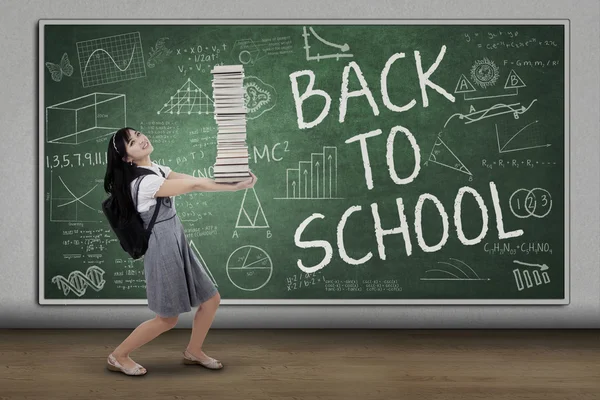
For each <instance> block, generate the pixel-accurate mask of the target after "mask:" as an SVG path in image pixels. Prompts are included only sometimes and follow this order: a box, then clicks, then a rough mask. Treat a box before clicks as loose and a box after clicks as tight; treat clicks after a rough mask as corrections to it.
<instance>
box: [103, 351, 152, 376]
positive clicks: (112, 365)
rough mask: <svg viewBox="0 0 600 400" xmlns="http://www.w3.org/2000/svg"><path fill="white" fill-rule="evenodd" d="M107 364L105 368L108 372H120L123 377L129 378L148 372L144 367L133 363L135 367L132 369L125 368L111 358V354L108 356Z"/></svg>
mask: <svg viewBox="0 0 600 400" xmlns="http://www.w3.org/2000/svg"><path fill="white" fill-rule="evenodd" d="M107 364H108V365H107V368H108V370H109V371H115V372H122V373H124V374H125V375H129V376H141V375H146V373H147V372H148V371H147V370H146V369H145V368H144V367H142V366H141V365H140V364H138V363H135V367H133V368H125V367H124V366H122V365H121V364H120V363H119V362H118V361H117V359H116V358H115V356H113V355H112V354H111V355H109V356H108V359H107Z"/></svg>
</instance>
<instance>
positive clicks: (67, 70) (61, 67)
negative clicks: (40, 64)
mask: <svg viewBox="0 0 600 400" xmlns="http://www.w3.org/2000/svg"><path fill="white" fill-rule="evenodd" d="M46 67H47V68H48V71H50V74H51V75H52V80H53V81H55V82H60V80H61V79H62V77H63V74H64V75H66V76H71V75H73V66H72V65H71V63H70V62H69V56H68V55H67V53H65V54H63V56H62V58H61V59H60V64H54V63H51V62H46Z"/></svg>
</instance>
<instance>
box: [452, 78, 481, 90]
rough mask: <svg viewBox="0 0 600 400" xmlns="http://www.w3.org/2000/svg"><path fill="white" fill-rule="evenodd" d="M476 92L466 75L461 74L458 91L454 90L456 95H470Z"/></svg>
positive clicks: (457, 86) (457, 84)
mask: <svg viewBox="0 0 600 400" xmlns="http://www.w3.org/2000/svg"><path fill="white" fill-rule="evenodd" d="M476 91H477V89H475V88H474V87H473V85H472V84H471V82H469V80H468V79H467V77H466V76H465V75H464V74H461V75H460V78H459V79H458V82H457V83H456V89H454V93H469V92H476Z"/></svg>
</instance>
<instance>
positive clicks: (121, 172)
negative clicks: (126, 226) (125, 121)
mask: <svg viewBox="0 0 600 400" xmlns="http://www.w3.org/2000/svg"><path fill="white" fill-rule="evenodd" d="M130 129H131V130H132V131H134V132H135V129H133V128H129V127H125V128H121V129H119V130H118V131H116V132H115V133H114V134H113V135H112V136H110V140H109V142H108V149H107V150H106V156H107V164H106V174H105V175H104V190H105V191H106V193H108V194H111V195H112V196H113V197H114V199H115V200H116V201H117V204H118V205H119V213H120V215H121V217H122V218H124V219H127V218H129V217H130V216H131V215H132V213H135V212H136V209H135V206H134V204H133V200H132V198H131V189H130V187H131V181H132V180H133V179H134V178H135V177H136V176H135V172H136V168H137V165H136V164H135V163H129V162H127V161H126V158H127V149H126V147H125V143H126V142H128V141H129V130H130Z"/></svg>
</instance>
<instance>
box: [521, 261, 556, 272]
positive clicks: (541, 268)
mask: <svg viewBox="0 0 600 400" xmlns="http://www.w3.org/2000/svg"><path fill="white" fill-rule="evenodd" d="M513 262H514V263H515V264H521V265H526V266H528V267H538V268H540V271H547V270H549V269H550V267H549V266H547V265H546V264H530V263H526V262H523V261H518V260H513Z"/></svg>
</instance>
